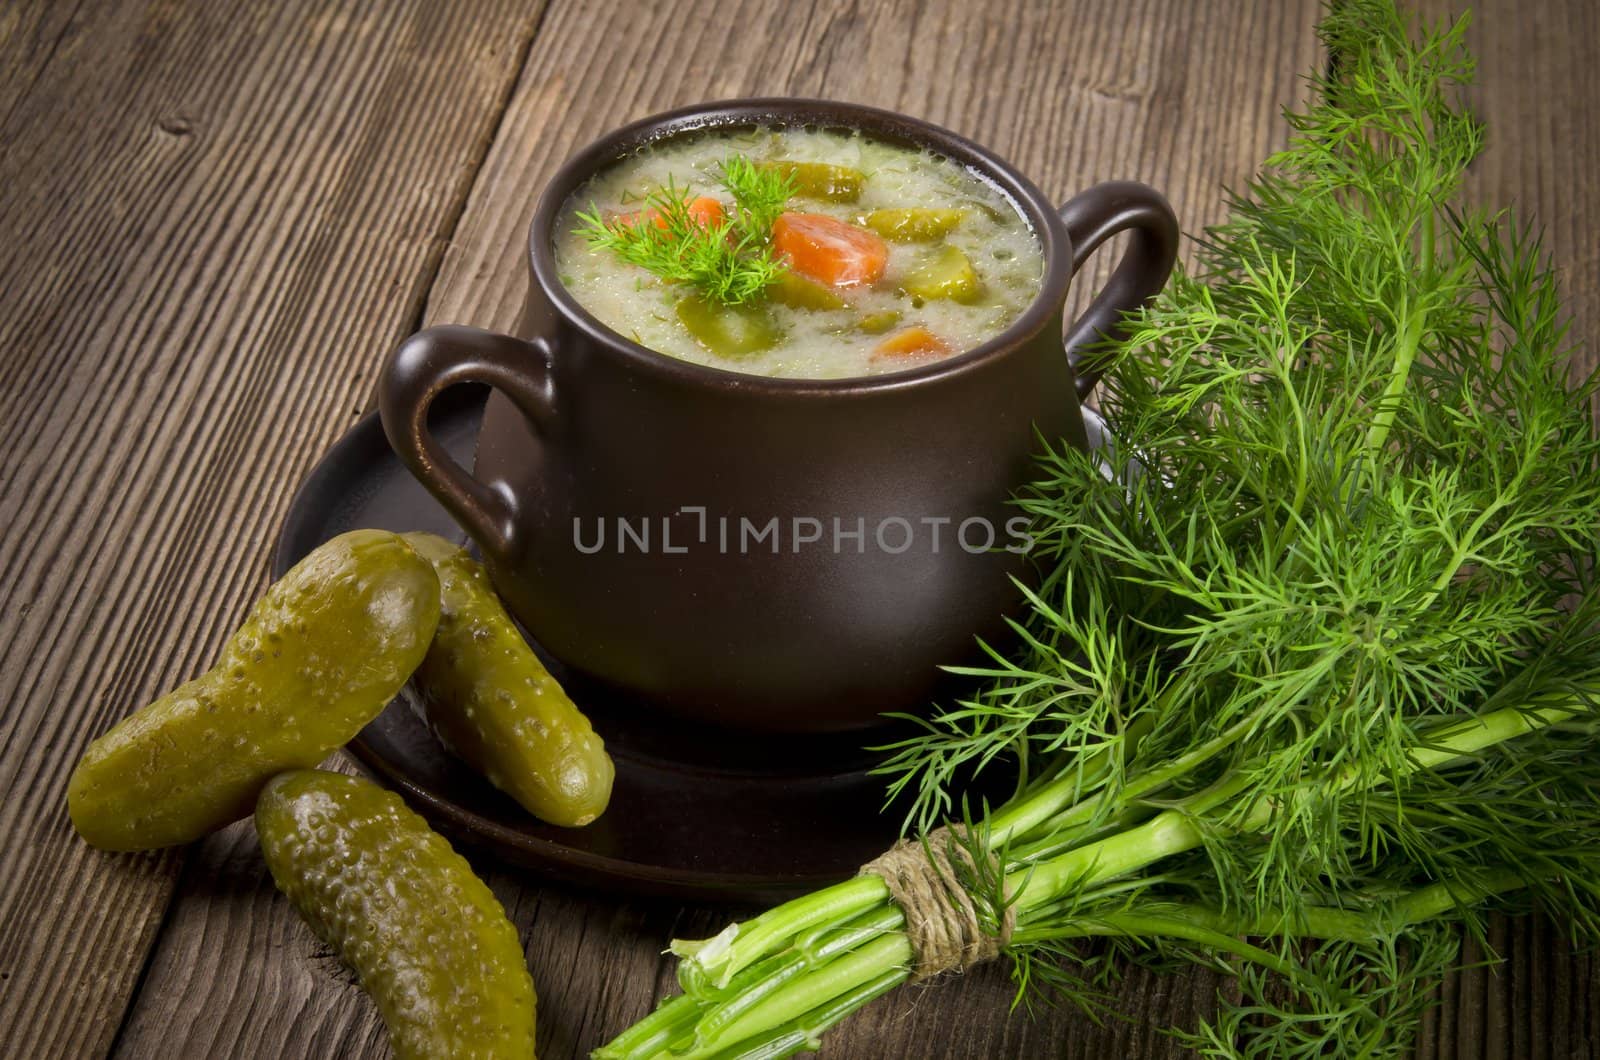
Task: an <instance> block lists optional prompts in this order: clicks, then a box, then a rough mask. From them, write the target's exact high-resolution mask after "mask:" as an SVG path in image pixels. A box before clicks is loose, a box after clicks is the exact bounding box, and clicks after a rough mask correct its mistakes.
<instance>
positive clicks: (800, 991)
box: [674, 932, 912, 1060]
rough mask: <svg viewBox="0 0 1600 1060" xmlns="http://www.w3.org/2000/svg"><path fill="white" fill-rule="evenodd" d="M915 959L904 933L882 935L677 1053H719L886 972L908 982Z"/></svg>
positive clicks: (687, 1057)
mask: <svg viewBox="0 0 1600 1060" xmlns="http://www.w3.org/2000/svg"><path fill="white" fill-rule="evenodd" d="M911 960H912V953H911V941H910V940H909V939H907V938H906V936H905V934H904V933H902V932H894V933H892V934H889V935H884V936H881V937H879V938H877V939H874V940H873V941H871V942H869V943H867V944H866V945H864V946H862V947H861V948H860V949H857V950H853V951H851V952H849V953H846V954H844V955H843V956H841V957H838V958H836V959H835V960H833V961H832V962H830V963H828V964H827V965H824V966H823V967H822V968H819V969H817V970H816V971H814V972H811V973H809V974H807V975H803V976H801V977H799V978H797V979H796V980H794V981H793V982H791V983H788V984H786V985H785V986H783V987H782V988H780V989H779V990H777V991H774V992H773V993H772V994H771V995H769V996H768V997H767V998H766V999H764V1000H763V1001H762V1002H761V1003H759V1004H757V1005H753V1006H751V1008H750V1009H749V1010H748V1011H746V1012H744V1013H743V1014H742V1015H741V1016H740V1017H739V1018H738V1019H736V1020H734V1021H732V1022H730V1023H728V1024H726V1025H725V1026H723V1027H721V1028H719V1029H718V1030H717V1032H716V1033H715V1034H712V1035H710V1036H708V1037H706V1038H704V1039H701V1038H699V1037H697V1038H696V1040H695V1042H694V1044H693V1045H692V1046H690V1047H689V1048H688V1049H686V1050H684V1051H682V1052H679V1053H675V1054H674V1056H676V1057H679V1058H681V1060H700V1058H703V1057H710V1056H715V1055H717V1054H718V1053H720V1052H722V1051H723V1050H725V1049H727V1048H729V1047H730V1046H733V1045H737V1044H738V1043H740V1042H742V1041H745V1040H746V1039H748V1038H751V1037H754V1036H756V1035H759V1034H765V1033H766V1032H768V1031H771V1030H774V1029H775V1028H778V1027H781V1026H783V1025H784V1024H786V1023H789V1022H790V1021H792V1020H797V1019H800V1018H802V1017H804V1016H805V1015H806V1014H807V1013H809V1012H811V1011H812V1010H813V1009H816V1008H819V1007H821V1006H823V1005H825V1004H827V1003H828V1002H830V1001H833V1000H834V999H836V998H839V997H841V996H843V995H847V994H850V993H852V992H854V991H856V990H858V989H859V988H861V987H865V986H868V985H875V984H878V983H880V981H881V980H882V979H883V977H885V976H889V975H892V974H894V973H899V974H900V975H901V977H902V981H903V979H905V978H909V977H910V974H911V973H910V965H911ZM889 985H890V986H893V985H896V984H894V983H890V984H889ZM887 988H888V987H887V986H886V987H884V989H887ZM862 1003H864V1002H862Z"/></svg>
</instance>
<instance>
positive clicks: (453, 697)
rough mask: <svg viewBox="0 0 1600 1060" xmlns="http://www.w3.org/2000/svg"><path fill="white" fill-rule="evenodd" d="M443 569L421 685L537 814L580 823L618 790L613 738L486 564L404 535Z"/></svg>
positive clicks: (448, 728) (478, 762) (437, 719)
mask: <svg viewBox="0 0 1600 1060" xmlns="http://www.w3.org/2000/svg"><path fill="white" fill-rule="evenodd" d="M405 539H406V541H407V542H408V543H409V544H410V545H411V547H412V548H414V549H416V550H417V552H418V553H420V554H421V555H422V556H424V557H426V558H427V559H428V560H430V561H431V562H432V563H433V565H434V570H435V571H436V572H437V573H438V575H439V584H440V593H441V595H440V600H441V610H440V617H439V629H438V632H437V633H436V634H435V636H434V639H433V645H432V647H430V648H429V649H428V654H427V657H426V658H425V659H424V660H423V662H422V665H421V666H420V667H418V669H417V673H416V677H415V686H416V688H417V690H418V692H419V693H420V695H421V697H422V700H423V704H424V706H425V707H426V709H427V713H428V721H429V723H430V724H431V725H432V726H433V728H434V731H435V732H437V733H438V735H439V738H440V739H441V740H442V741H443V742H444V744H445V745H446V746H447V747H449V748H450V749H451V750H452V751H454V752H455V753H456V754H457V755H459V756H460V757H461V758H462V760H463V761H465V762H466V763H467V764H468V765H470V766H472V767H473V768H474V769H476V770H477V771H478V772H480V773H482V774H483V775H484V776H485V777H487V778H488V779H489V781H490V783H492V784H494V786H495V787H497V788H499V789H500V790H502V791H504V792H505V793H506V794H508V795H510V796H511V797H512V798H514V799H516V800H517V802H519V803H520V804H522V806H523V807H524V808H525V809H526V810H527V811H528V812H529V813H532V814H533V815H534V816H536V817H538V818H539V819H541V820H544V821H548V822H550V823H551V824H556V825H562V826H565V827H576V826H578V825H585V824H588V823H589V822H590V821H592V820H594V819H595V818H596V817H598V816H599V815H600V813H601V812H602V811H603V810H604V809H605V808H606V803H607V802H609V801H610V799H611V781H612V777H613V775H614V769H613V767H612V763H611V757H610V756H609V755H607V754H606V749H605V743H604V741H602V740H601V739H600V737H599V735H598V734H596V733H595V731H594V728H593V727H592V726H591V725H590V724H589V719H588V718H586V717H584V716H583V714H582V713H581V712H580V711H579V710H578V708H577V707H576V706H575V705H574V704H573V702H572V700H571V699H569V698H568V697H567V694H566V693H565V692H564V691H562V689H561V686H560V685H559V684H558V683H556V679H555V678H554V677H552V676H550V672H549V671H548V670H546V669H545V668H544V665H543V664H542V663H540V662H539V658H538V656H536V655H534V653H533V651H532V650H531V649H530V648H529V647H528V645H527V642H526V641H524V640H523V639H522V635H521V634H520V633H518V632H517V627H516V624H515V623H513V622H512V620H511V616H510V615H508V614H506V611H505V608H504V607H502V606H501V604H500V600H499V598H498V597H497V596H495V593H494V589H493V588H492V587H491V586H490V584H489V576H488V574H487V572H485V571H484V569H483V567H482V565H481V564H479V563H478V562H477V561H476V560H474V559H473V558H472V557H471V556H469V555H467V553H466V551H465V550H463V549H460V548H457V547H456V546H455V545H452V544H451V543H450V542H448V541H446V540H445V539H444V538H442V537H436V536H434V535H433V534H422V533H414V534H406V535H405Z"/></svg>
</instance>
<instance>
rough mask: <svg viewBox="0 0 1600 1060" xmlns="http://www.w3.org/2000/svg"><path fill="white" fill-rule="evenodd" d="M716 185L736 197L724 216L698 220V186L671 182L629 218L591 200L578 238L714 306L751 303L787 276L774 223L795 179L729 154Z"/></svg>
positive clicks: (650, 195) (580, 217) (579, 216)
mask: <svg viewBox="0 0 1600 1060" xmlns="http://www.w3.org/2000/svg"><path fill="white" fill-rule="evenodd" d="M718 184H719V185H720V186H721V188H722V189H723V191H725V192H726V193H727V194H728V195H729V196H730V197H731V198H732V200H733V203H732V207H731V209H730V208H728V207H727V206H726V204H724V208H723V213H722V216H721V217H720V218H718V219H715V220H707V219H706V218H704V217H699V216H696V215H695V214H694V212H693V211H692V210H691V209H690V203H691V201H692V189H691V188H690V187H689V186H684V187H681V188H680V187H679V186H678V185H677V183H676V181H674V180H672V179H671V178H669V179H668V180H667V183H666V186H665V187H660V188H656V189H653V190H652V191H650V192H649V193H648V194H647V195H646V196H645V197H644V202H643V208H642V209H641V210H640V211H638V212H637V213H635V214H633V215H631V216H630V217H628V218H616V217H611V218H607V217H605V216H603V215H602V214H601V213H600V209H599V207H597V206H596V205H594V204H593V203H591V204H590V207H589V209H588V210H587V211H582V212H579V213H578V214H577V221H578V234H579V235H581V236H582V237H583V238H584V239H585V240H586V241H587V242H588V244H589V246H590V247H592V248H593V249H595V250H599V251H609V252H610V253H613V254H615V255H617V256H618V257H619V258H621V259H622V260H623V261H625V262H627V263H628V264H630V265H637V266H638V267H640V268H642V269H645V270H647V271H649V272H653V273H655V274H656V275H657V276H659V277H661V278H662V279H664V280H667V281H669V282H671V283H680V284H684V285H685V286H688V287H691V288H693V289H694V290H695V291H697V292H698V293H699V294H700V295H702V296H703V297H705V298H707V299H709V300H710V301H713V302H716V303H719V304H721V305H741V304H743V303H745V302H749V301H753V300H755V299H757V298H760V297H761V296H762V295H763V294H764V293H765V291H766V289H767V288H768V287H770V286H771V285H772V284H773V283H774V282H776V281H777V280H778V278H779V277H780V276H781V275H782V274H783V271H784V266H783V263H782V262H781V261H780V260H779V259H778V257H777V255H776V254H775V253H774V252H773V249H772V223H773V221H775V220H777V218H778V215H779V214H780V213H782V212H783V208H784V204H785V203H787V202H788V201H789V197H790V196H791V195H792V194H793V193H794V186H793V179H792V178H791V177H790V176H788V175H787V174H785V173H782V172H779V171H777V170H774V169H769V168H763V167H760V166H757V165H755V164H754V163H752V162H751V161H750V160H749V159H748V158H745V157H744V156H743V155H730V156H729V157H728V158H727V159H725V160H724V161H723V163H722V165H721V167H720V168H719V171H718Z"/></svg>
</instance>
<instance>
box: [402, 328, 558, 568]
mask: <svg viewBox="0 0 1600 1060" xmlns="http://www.w3.org/2000/svg"><path fill="white" fill-rule="evenodd" d="M549 365H550V350H549V347H548V346H547V345H546V344H545V343H544V342H542V341H540V340H534V341H532V342H525V341H523V340H522V339H516V338H512V337H511V336H509V335H499V334H496V333H495V332H492V331H483V330H480V329H478V328H468V327H461V326H458V325H445V326H441V327H433V328H428V329H426V330H424V331H419V332H417V333H416V334H415V335H413V336H411V337H410V338H408V339H406V340H405V341H404V342H402V343H401V344H400V345H399V347H397V348H396V349H395V351H394V352H393V353H391V354H390V355H389V358H388V360H386V361H385V362H384V364H383V370H382V372H381V373H380V374H379V376H378V415H379V418H380V419H381V420H382V421H383V433H384V434H385V435H387V436H388V438H389V445H390V446H392V447H393V449H394V451H395V453H396V454H397V455H398V456H399V457H400V462H401V463H403V464H405V466H406V467H407V468H408V469H409V470H410V472H411V474H412V475H414V476H416V479H417V481H419V482H421V483H422V484H423V486H425V487H426V488H427V490H428V492H429V493H431V494H433V496H434V499H435V500H437V501H438V502H439V503H440V504H441V505H443V506H444V508H445V510H446V511H448V512H449V513H450V515H451V516H452V517H454V519H455V520H456V522H458V523H460V524H461V525H462V527H464V528H465V529H466V531H467V533H468V534H470V535H472V538H473V540H475V541H477V543H478V545H479V547H481V548H482V549H483V551H484V552H485V553H486V554H488V555H490V556H493V557H505V556H509V555H510V554H511V552H512V548H513V545H514V536H515V530H514V527H515V517H516V499H515V498H514V497H510V496H508V495H507V494H505V493H504V492H501V491H497V490H494V489H492V488H490V487H489V486H486V485H484V484H483V483H482V482H480V481H479V480H478V479H476V478H474V477H473V476H472V474H471V473H470V472H468V471H467V470H466V469H465V468H463V467H462V466H461V465H460V464H458V463H456V461H455V460H454V459H453V458H452V457H451V456H450V454H449V453H446V452H445V451H444V449H443V447H442V446H440V445H439V443H438V442H437V441H436V440H435V439H434V437H433V434H432V433H431V432H430V431H429V430H428V408H429V406H431V405H432V404H433V401H434V399H435V398H437V397H438V396H439V395H440V394H442V393H444V392H445V391H446V390H448V389H449V388H450V387H452V386H455V385H456V384H458V383H487V384H488V385H489V386H492V387H494V388H495V389H497V390H499V391H501V392H502V393H504V394H505V395H506V396H507V397H509V398H510V399H511V401H512V404H514V405H516V406H517V408H519V409H521V410H522V414H523V415H524V416H527V417H528V419H529V420H530V421H532V422H533V424H534V425H535V426H539V427H544V426H547V425H548V424H549V421H550V419H551V408H552V405H551V399H550V372H549Z"/></svg>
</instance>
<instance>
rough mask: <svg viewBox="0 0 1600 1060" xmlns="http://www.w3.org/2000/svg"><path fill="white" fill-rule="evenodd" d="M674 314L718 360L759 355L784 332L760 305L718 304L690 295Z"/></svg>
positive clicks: (776, 342) (773, 344) (679, 304)
mask: <svg viewBox="0 0 1600 1060" xmlns="http://www.w3.org/2000/svg"><path fill="white" fill-rule="evenodd" d="M677 312H678V319H679V320H680V321H682V323H683V326H684V327H685V328H687V329H688V330H689V334H691V335H693V336H694V338H695V341H696V342H698V343H700V345H702V346H704V347H705V348H706V349H708V350H710V351H711V352H712V353H714V354H716V355H717V356H718V357H746V356H749V355H750V354H752V353H760V352H761V351H762V350H767V349H771V348H772V347H773V346H776V345H777V344H778V340H779V339H781V338H783V329H781V328H779V327H778V325H777V323H775V322H774V321H773V319H772V317H770V316H769V315H767V313H766V311H765V310H763V309H762V308H761V307H759V306H752V305H732V306H725V305H717V304H716V303H714V302H708V301H707V300H705V299H704V298H701V297H700V296H699V295H694V294H692V295H690V296H689V297H687V298H685V299H684V300H683V301H681V302H679V303H678V310H677Z"/></svg>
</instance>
